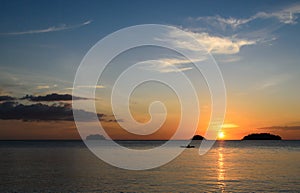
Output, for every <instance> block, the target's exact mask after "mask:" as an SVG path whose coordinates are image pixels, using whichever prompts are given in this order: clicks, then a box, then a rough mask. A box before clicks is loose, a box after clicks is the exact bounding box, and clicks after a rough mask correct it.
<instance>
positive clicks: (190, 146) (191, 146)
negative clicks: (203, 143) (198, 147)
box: [180, 144, 195, 148]
mask: <svg viewBox="0 0 300 193" xmlns="http://www.w3.org/2000/svg"><path fill="white" fill-rule="evenodd" d="M180 147H182V148H195V146H194V145H190V144H188V145H187V146H184V145H182V146H180Z"/></svg>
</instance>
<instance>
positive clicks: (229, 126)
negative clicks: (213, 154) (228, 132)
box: [222, 123, 240, 129]
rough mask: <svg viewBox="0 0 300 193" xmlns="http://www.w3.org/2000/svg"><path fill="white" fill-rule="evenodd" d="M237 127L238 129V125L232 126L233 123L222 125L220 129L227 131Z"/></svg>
mask: <svg viewBox="0 0 300 193" xmlns="http://www.w3.org/2000/svg"><path fill="white" fill-rule="evenodd" d="M238 127H240V126H239V125H236V124H234V123H224V124H223V125H222V128H223V129H228V128H238Z"/></svg>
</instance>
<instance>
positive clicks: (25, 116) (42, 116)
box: [0, 102, 113, 122]
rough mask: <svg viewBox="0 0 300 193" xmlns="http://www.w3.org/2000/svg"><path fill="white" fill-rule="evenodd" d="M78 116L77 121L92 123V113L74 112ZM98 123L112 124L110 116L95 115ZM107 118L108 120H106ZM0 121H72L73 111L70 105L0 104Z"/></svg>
mask: <svg viewBox="0 0 300 193" xmlns="http://www.w3.org/2000/svg"><path fill="white" fill-rule="evenodd" d="M74 111H76V113H78V114H79V115H80V120H79V121H94V120H93V118H92V117H95V116H94V115H95V114H94V113H92V112H87V111H84V110H74ZM96 116H97V117H98V118H99V120H100V121H105V122H112V121H113V120H112V119H110V117H111V115H105V114H97V115H96ZM108 118H109V119H108ZM0 119H3V120H13V119H14V120H23V121H73V120H74V119H73V111H72V108H71V105H70V104H63V103H59V104H53V105H46V104H41V103H36V104H31V105H24V104H20V103H17V102H4V103H0Z"/></svg>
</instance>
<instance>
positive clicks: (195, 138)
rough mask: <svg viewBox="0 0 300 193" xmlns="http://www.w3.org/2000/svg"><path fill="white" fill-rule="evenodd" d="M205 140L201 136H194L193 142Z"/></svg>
mask: <svg viewBox="0 0 300 193" xmlns="http://www.w3.org/2000/svg"><path fill="white" fill-rule="evenodd" d="M204 139H205V138H204V137H202V136H201V135H194V137H193V138H192V140H204Z"/></svg>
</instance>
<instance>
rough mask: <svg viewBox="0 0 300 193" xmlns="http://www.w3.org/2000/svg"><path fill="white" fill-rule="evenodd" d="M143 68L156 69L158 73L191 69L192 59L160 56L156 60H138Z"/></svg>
mask: <svg viewBox="0 0 300 193" xmlns="http://www.w3.org/2000/svg"><path fill="white" fill-rule="evenodd" d="M139 64H140V65H141V68H142V69H144V70H150V71H157V72H160V73H169V72H182V71H186V70H191V69H193V68H192V67H191V66H188V67H187V66H186V65H189V64H190V65H191V64H192V61H190V60H187V59H183V58H161V59H158V60H147V61H142V62H139Z"/></svg>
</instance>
